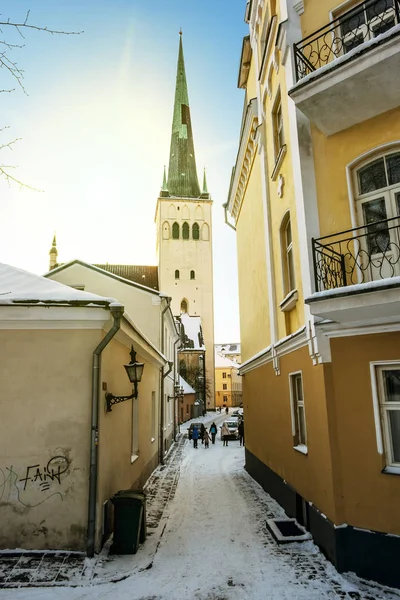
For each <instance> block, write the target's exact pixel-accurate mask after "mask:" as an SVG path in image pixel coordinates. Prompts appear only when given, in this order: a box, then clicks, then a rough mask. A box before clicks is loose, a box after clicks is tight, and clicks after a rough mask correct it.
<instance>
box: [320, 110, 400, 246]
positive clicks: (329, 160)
mask: <svg viewBox="0 0 400 600" xmlns="http://www.w3.org/2000/svg"><path fill="white" fill-rule="evenodd" d="M312 139H313V146H314V161H315V172H316V182H317V193H318V212H319V217H320V231H321V236H323V235H328V234H331V233H335V232H339V231H343V230H345V229H350V228H352V227H354V226H355V225H354V224H352V221H351V213H350V199H349V190H348V184H347V178H346V165H348V164H349V163H351V162H352V161H354V160H356V159H357V158H358V157H359V156H360V155H362V154H363V153H365V152H368V151H370V150H373V149H374V148H377V147H379V146H382V145H384V144H387V143H389V142H393V141H396V140H400V108H396V109H394V110H391V111H388V112H386V113H384V114H382V115H379V116H377V117H375V118H373V119H369V120H368V121H365V122H363V123H360V124H358V125H354V127H350V128H349V129H346V130H345V131H341V132H339V133H336V134H335V135H332V136H329V137H325V136H324V135H323V134H322V133H321V132H320V131H319V130H318V129H317V128H316V127H313V128H312ZM399 148H400V144H399ZM390 150H391V151H393V148H391V149H390ZM388 151H389V150H388ZM382 152H384V150H382ZM360 224H361V223H360Z"/></svg>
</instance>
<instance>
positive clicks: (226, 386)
mask: <svg viewBox="0 0 400 600" xmlns="http://www.w3.org/2000/svg"><path fill="white" fill-rule="evenodd" d="M241 404H242V378H241V376H240V375H239V365H238V364H237V363H236V362H235V361H233V360H230V359H229V358H227V357H226V356H224V355H222V354H219V353H218V352H215V407H216V408H226V407H227V406H228V407H232V406H240V405H241Z"/></svg>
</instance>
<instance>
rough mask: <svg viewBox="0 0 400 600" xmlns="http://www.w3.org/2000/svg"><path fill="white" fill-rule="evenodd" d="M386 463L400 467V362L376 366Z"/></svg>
mask: <svg viewBox="0 0 400 600" xmlns="http://www.w3.org/2000/svg"><path fill="white" fill-rule="evenodd" d="M376 375H377V384H378V399H379V413H380V419H381V428H382V438H383V446H384V451H385V456H386V463H387V466H389V467H397V468H399V469H400V363H394V364H386V365H384V366H378V367H376Z"/></svg>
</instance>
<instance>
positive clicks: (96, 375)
mask: <svg viewBox="0 0 400 600" xmlns="http://www.w3.org/2000/svg"><path fill="white" fill-rule="evenodd" d="M110 312H111V315H112V317H113V318H114V324H113V326H112V327H111V329H110V331H109V332H108V333H107V334H106V335H105V337H104V338H103V339H102V340H101V342H100V344H99V345H98V346H97V348H96V350H95V351H94V352H93V368H92V422H91V430H90V472H89V507H88V533H87V555H88V556H89V557H90V558H92V557H93V556H94V545H95V544H94V542H95V532H96V500H97V469H98V444H99V389H100V355H101V353H102V352H103V350H104V348H105V347H106V346H107V344H108V343H109V342H110V341H111V339H112V338H113V337H114V335H115V334H116V333H117V331H118V330H119V328H120V327H121V318H122V315H123V314H124V307H123V306H122V305H120V304H119V305H117V306H110Z"/></svg>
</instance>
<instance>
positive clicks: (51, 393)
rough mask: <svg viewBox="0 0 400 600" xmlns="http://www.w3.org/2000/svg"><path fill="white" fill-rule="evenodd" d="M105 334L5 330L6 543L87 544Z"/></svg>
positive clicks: (1, 343)
mask: <svg viewBox="0 0 400 600" xmlns="http://www.w3.org/2000/svg"><path fill="white" fill-rule="evenodd" d="M71 310H73V309H71ZM101 336H102V332H101V331H99V330H97V331H96V330H84V331H82V330H80V331H79V330H54V329H52V330H45V331H44V330H0V365H1V377H0V378H1V412H2V417H1V419H0V507H1V531H0V547H1V548H16V547H17V548H21V547H23V548H28V549H29V548H36V549H45V548H53V549H58V548H64V549H72V550H84V549H85V546H86V529H87V509H88V477H89V473H88V466H89V440H90V410H91V367H92V355H93V350H94V349H95V347H96V346H97V344H98V343H99V341H100V339H101Z"/></svg>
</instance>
